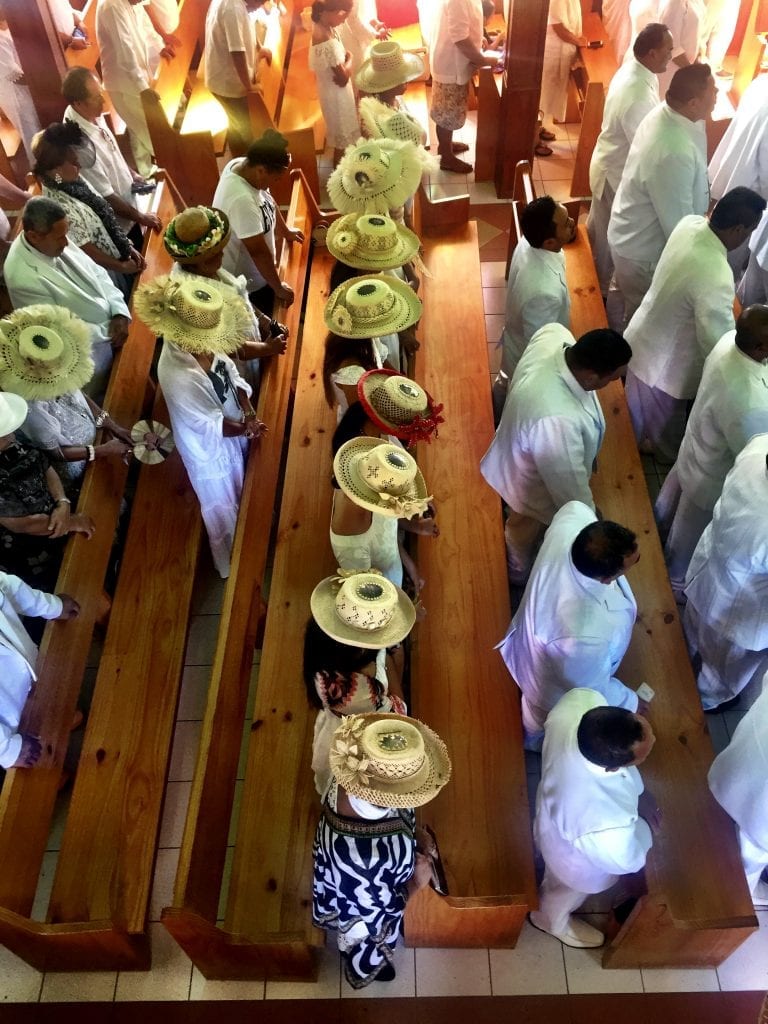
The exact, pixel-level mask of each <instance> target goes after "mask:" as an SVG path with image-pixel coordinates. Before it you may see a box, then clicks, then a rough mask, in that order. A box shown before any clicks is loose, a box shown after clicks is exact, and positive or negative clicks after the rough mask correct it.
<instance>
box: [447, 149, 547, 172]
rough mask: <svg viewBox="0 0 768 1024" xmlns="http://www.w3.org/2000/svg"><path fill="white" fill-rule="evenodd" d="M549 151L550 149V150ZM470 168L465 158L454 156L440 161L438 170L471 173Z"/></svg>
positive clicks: (470, 165)
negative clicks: (451, 158) (460, 158)
mask: <svg viewBox="0 0 768 1024" xmlns="http://www.w3.org/2000/svg"><path fill="white" fill-rule="evenodd" d="M550 152H552V151H551V150H550ZM472 169H473V168H472V164H468V163H467V162H466V160H459V159H457V158H455V157H454V159H453V160H449V161H448V162H446V161H445V160H441V161H440V170H441V171H450V172H451V173H452V174H471V173H472Z"/></svg>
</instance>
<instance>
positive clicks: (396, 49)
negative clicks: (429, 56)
mask: <svg viewBox="0 0 768 1024" xmlns="http://www.w3.org/2000/svg"><path fill="white" fill-rule="evenodd" d="M424 70H425V69H424V61H423V60H422V59H421V57H420V56H419V55H418V54H417V53H408V52H405V51H404V50H403V48H402V47H401V46H400V44H399V43H396V42H395V41H394V39H382V40H381V41H380V42H378V43H374V44H373V45H372V46H371V48H370V50H369V51H368V59H367V60H364V61H363V63H362V64H361V65H360V67H359V68H358V70H357V73H356V74H355V85H356V86H357V88H358V89H359V90H360V91H361V92H386V91H387V90H388V89H394V88H395V87H396V86H398V85H405V84H406V82H413V81H415V79H417V78H421V76H422V75H423V74H424Z"/></svg>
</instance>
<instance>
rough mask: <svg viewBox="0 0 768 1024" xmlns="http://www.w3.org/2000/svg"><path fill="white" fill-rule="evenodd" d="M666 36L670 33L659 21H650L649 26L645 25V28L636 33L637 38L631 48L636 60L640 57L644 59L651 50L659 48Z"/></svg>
mask: <svg viewBox="0 0 768 1024" xmlns="http://www.w3.org/2000/svg"><path fill="white" fill-rule="evenodd" d="M668 35H670V31H669V29H668V28H667V26H666V25H662V23H661V22H660V21H652V22H651V23H650V25H646V26H645V28H643V29H640V31H639V32H638V33H637V38H636V39H635V42H634V44H633V46H632V53H633V54H634V55H635V57H636V58H637V60H640V58H641V57H645V55H646V54H647V53H650V52H651V50H658V49H659V47H661V46H663V45H664V42H665V39H666V37H667V36H668Z"/></svg>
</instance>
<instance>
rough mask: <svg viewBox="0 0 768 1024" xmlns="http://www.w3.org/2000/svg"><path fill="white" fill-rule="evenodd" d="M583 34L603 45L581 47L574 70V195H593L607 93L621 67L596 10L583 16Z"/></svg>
mask: <svg viewBox="0 0 768 1024" xmlns="http://www.w3.org/2000/svg"><path fill="white" fill-rule="evenodd" d="M584 35H585V36H586V37H587V38H588V39H589V40H590V41H591V40H597V39H599V40H600V41H601V42H602V44H603V45H602V47H601V48H600V49H597V50H590V49H589V48H588V47H586V46H584V47H581V48H580V49H579V65H578V67H577V69H576V70H574V71H573V72H572V82H575V83H576V90H577V93H578V102H579V108H580V113H581V130H580V131H579V142H578V145H577V147H576V159H575V160H574V165H573V177H572V179H571V195H572V196H591V195H592V192H591V190H590V187H589V163H590V160H591V159H592V151H593V149H594V148H595V143H596V142H597V137H598V135H599V134H600V128H601V126H602V123H603V109H604V107H605V94H606V92H607V91H608V86H609V85H610V84H611V79H612V78H613V76H614V75H615V74H616V70H617V67H618V65H617V63H616V55H615V54H614V52H613V46H612V45H611V41H610V39H609V38H608V36H607V34H606V31H605V29H604V27H603V23H602V21H601V19H600V18H599V17H598V15H597V14H589V15H588V16H587V17H586V18H585V19H584Z"/></svg>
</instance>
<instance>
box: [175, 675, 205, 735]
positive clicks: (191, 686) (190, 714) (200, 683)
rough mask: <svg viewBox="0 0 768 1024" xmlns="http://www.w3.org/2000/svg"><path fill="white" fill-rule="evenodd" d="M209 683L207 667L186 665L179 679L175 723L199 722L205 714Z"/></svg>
mask: <svg viewBox="0 0 768 1024" xmlns="http://www.w3.org/2000/svg"><path fill="white" fill-rule="evenodd" d="M210 681H211V669H210V666H209V665H187V667H186V668H185V669H184V675H183V676H182V677H181V693H180V694H179V710H178V711H177V713H176V721H177V722H199V721H200V720H201V718H202V717H203V715H204V714H205V701H206V698H207V696H208V684H209V683H210Z"/></svg>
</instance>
